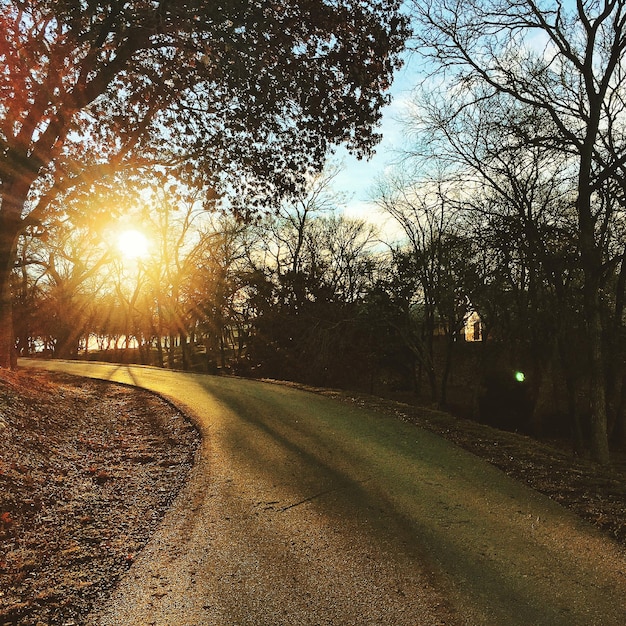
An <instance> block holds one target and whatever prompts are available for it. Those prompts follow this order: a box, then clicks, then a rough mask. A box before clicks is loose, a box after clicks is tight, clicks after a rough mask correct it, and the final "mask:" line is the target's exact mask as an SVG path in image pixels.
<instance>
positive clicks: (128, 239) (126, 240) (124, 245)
mask: <svg viewBox="0 0 626 626" xmlns="http://www.w3.org/2000/svg"><path fill="white" fill-rule="evenodd" d="M117 249H118V250H119V251H120V253H121V255H122V256H123V257H124V258H126V259H141V258H144V257H146V256H147V255H148V239H147V238H146V236H145V235H144V234H143V233H141V232H139V231H138V230H125V231H123V232H121V233H120V235H119V237H118V238H117Z"/></svg>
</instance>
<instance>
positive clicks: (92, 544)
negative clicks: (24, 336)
mask: <svg viewBox="0 0 626 626" xmlns="http://www.w3.org/2000/svg"><path fill="white" fill-rule="evenodd" d="M198 443H199V437H198V435H197V433H196V431H195V429H194V428H193V427H192V426H191V425H190V423H189V422H188V421H187V420H186V419H185V418H184V417H183V416H182V415H181V414H180V413H179V412H178V411H177V410H175V409H174V408H173V407H172V406H170V405H169V404H167V403H166V402H164V401H162V400H160V399H158V398H157V397H155V396H154V395H152V394H149V393H147V392H143V391H138V390H135V389H132V388H129V387H123V386H119V385H110V384H107V383H103V382H99V381H95V380H77V379H75V378H70V377H68V376H61V375H57V374H48V373H32V372H18V373H9V372H2V373H1V374H0V624H1V625H2V626H5V625H7V624H12V625H14V624H20V625H24V626H30V625H33V626H39V625H43V624H50V625H55V626H56V625H58V626H61V625H63V626H77V625H79V624H84V623H85V621H84V617H85V616H86V615H87V613H88V611H89V609H90V608H91V606H93V605H94V604H98V602H99V600H100V599H101V598H102V597H103V596H105V595H106V594H107V593H108V591H109V590H110V589H111V588H112V587H113V585H115V583H116V581H117V580H118V578H119V577H120V576H121V575H122V574H123V573H124V572H125V571H126V570H127V569H128V568H129V567H130V565H131V563H132V562H133V559H134V558H135V555H136V554H137V553H138V552H139V551H140V550H141V548H142V547H143V546H144V545H145V543H146V542H147V540H148V539H149V537H150V535H151V534H152V533H153V531H154V529H155V528H156V526H157V525H158V523H159V521H160V520H161V519H162V517H163V514H164V512H165V511H166V510H167V508H168V507H169V505H170V504H171V502H172V501H173V499H174V498H175V496H176V494H177V493H178V491H179V489H180V488H181V486H182V485H183V482H184V480H185V477H186V475H187V473H188V471H189V469H190V467H191V465H192V463H193V456H194V452H195V450H196V448H197V446H198Z"/></svg>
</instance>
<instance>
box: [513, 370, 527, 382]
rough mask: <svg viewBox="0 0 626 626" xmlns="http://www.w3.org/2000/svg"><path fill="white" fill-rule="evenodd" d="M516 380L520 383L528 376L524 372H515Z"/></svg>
mask: <svg viewBox="0 0 626 626" xmlns="http://www.w3.org/2000/svg"><path fill="white" fill-rule="evenodd" d="M515 380H516V381H517V382H518V383H523V382H524V381H525V380H526V376H525V375H524V372H515Z"/></svg>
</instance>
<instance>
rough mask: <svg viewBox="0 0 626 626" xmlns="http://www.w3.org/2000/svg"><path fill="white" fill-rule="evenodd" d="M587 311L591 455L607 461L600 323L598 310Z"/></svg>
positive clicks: (607, 444)
mask: <svg viewBox="0 0 626 626" xmlns="http://www.w3.org/2000/svg"><path fill="white" fill-rule="evenodd" d="M594 309H595V310H591V311H588V312H587V316H588V317H587V329H588V335H589V353H590V354H589V408H590V413H591V415H590V426H591V441H590V443H591V455H592V457H593V459H594V461H597V462H598V463H601V464H603V465H606V464H607V463H608V462H609V440H608V432H607V418H606V394H605V377H604V362H603V358H602V323H601V319H600V311H599V310H598V308H597V307H594Z"/></svg>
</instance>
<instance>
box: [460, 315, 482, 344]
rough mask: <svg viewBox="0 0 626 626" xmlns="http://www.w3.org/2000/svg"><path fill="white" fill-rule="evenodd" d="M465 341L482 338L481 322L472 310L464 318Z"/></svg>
mask: <svg viewBox="0 0 626 626" xmlns="http://www.w3.org/2000/svg"><path fill="white" fill-rule="evenodd" d="M464 332H465V341H482V340H483V323H482V321H481V319H480V315H478V313H476V311H472V312H471V313H470V314H469V315H468V316H467V317H466V318H465V330H464Z"/></svg>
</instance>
